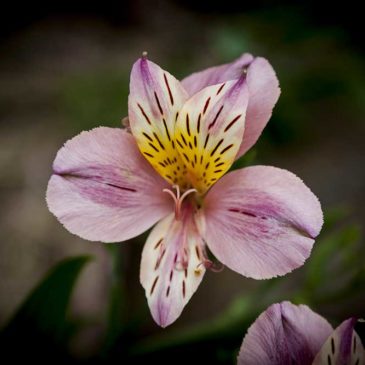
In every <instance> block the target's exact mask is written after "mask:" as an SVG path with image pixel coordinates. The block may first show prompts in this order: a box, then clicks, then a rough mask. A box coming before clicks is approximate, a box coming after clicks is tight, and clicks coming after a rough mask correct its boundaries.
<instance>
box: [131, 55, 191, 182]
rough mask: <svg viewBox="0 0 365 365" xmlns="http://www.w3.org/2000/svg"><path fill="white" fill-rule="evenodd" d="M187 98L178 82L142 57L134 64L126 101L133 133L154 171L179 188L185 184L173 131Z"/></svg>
mask: <svg viewBox="0 0 365 365" xmlns="http://www.w3.org/2000/svg"><path fill="white" fill-rule="evenodd" d="M186 99H187V95H186V92H185V90H184V89H183V87H182V86H181V85H180V82H179V81H178V80H176V79H175V78H174V77H173V76H172V75H170V74H169V73H168V72H167V71H164V70H162V69H161V68H160V67H159V66H157V65H156V64H154V63H153V62H151V61H148V60H147V59H146V58H145V57H144V58H140V59H139V60H138V61H137V62H136V63H135V64H134V65H133V69H132V73H131V80H130V94H129V100H128V113H129V121H130V127H131V130H132V133H133V135H134V137H135V138H136V140H137V144H138V147H139V149H140V151H141V152H142V153H143V155H144V157H145V158H146V159H147V160H148V161H149V162H150V163H151V165H152V166H153V167H154V168H155V169H156V171H158V172H159V174H160V175H161V176H162V177H163V178H164V179H165V180H167V181H168V182H169V183H171V184H179V185H180V186H183V185H184V183H185V171H183V169H182V168H181V167H182V165H183V164H182V161H181V159H180V156H179V154H178V152H177V150H176V146H175V141H174V129H175V122H176V119H177V116H178V113H179V111H180V109H181V107H182V105H183V104H184V102H185V101H186ZM178 166H179V169H177V167H178Z"/></svg>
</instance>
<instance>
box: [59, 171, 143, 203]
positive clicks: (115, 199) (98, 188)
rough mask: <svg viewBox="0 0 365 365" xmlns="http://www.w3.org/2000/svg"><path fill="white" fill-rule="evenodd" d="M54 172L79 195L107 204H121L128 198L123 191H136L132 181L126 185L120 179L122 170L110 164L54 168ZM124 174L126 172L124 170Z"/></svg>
mask: <svg viewBox="0 0 365 365" xmlns="http://www.w3.org/2000/svg"><path fill="white" fill-rule="evenodd" d="M54 174H55V175H58V176H60V177H62V178H64V179H67V180H68V181H69V182H71V183H72V184H73V187H74V188H75V189H77V190H78V192H79V194H80V195H82V196H84V197H85V198H88V199H90V200H92V201H94V202H96V203H100V204H105V205H107V206H112V207H115V206H118V205H120V206H123V205H125V203H126V202H127V200H128V195H126V193H125V192H130V193H132V194H134V193H137V192H138V191H137V190H136V189H135V188H134V187H133V184H132V182H131V184H130V185H128V184H126V183H125V181H122V178H121V177H122V176H123V175H122V174H123V171H122V170H121V169H118V170H117V169H116V168H115V167H112V166H85V167H83V168H80V169H73V170H68V171H57V170H55V171H54ZM124 174H127V172H126V171H124ZM123 180H124V179H123Z"/></svg>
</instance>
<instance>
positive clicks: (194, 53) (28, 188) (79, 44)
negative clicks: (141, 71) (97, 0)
mask: <svg viewBox="0 0 365 365" xmlns="http://www.w3.org/2000/svg"><path fill="white" fill-rule="evenodd" d="M350 3H354V2H353V1H350ZM349 5H353V4H349ZM99 6H100V8H96V7H95V8H91V7H90V6H86V5H81V4H79V5H75V4H68V3H67V2H66V3H63V5H60V6H59V7H58V6H57V5H48V6H47V5H46V6H43V7H42V8H40V9H41V10H39V9H38V8H37V6H36V4H33V3H32V4H28V5H25V7H24V8H22V9H21V10H20V9H17V5H16V4H14V5H13V6H10V9H9V11H5V12H4V13H3V14H2V15H1V16H0V17H1V19H2V22H1V31H2V33H1V38H0V42H1V43H0V85H1V87H0V202H1V204H0V209H1V215H0V232H1V233H0V237H1V242H0V325H1V326H5V325H6V323H7V322H8V321H9V319H10V318H11V316H12V315H13V314H14V313H15V311H16V309H17V308H18V307H19V306H20V305H21V303H22V302H23V300H24V298H25V297H26V296H27V295H28V293H29V292H30V290H31V289H32V288H33V287H34V286H35V285H36V284H37V283H38V282H39V281H40V280H41V279H42V278H43V277H44V275H45V274H46V273H47V271H48V270H49V269H50V268H52V267H53V266H54V265H55V264H56V263H58V262H59V261H60V260H61V259H63V258H67V257H72V256H75V255H79V254H91V255H93V256H94V260H93V262H91V263H90V264H88V265H87V266H86V268H85V269H84V270H83V271H82V274H81V277H80V280H79V281H78V282H77V286H76V288H75V292H74V294H73V296H72V306H71V310H70V313H71V315H72V316H74V317H77V318H81V321H84V322H85V323H87V325H85V326H83V327H82V328H81V329H80V331H78V332H77V334H76V335H75V336H74V337H73V339H72V341H71V342H70V345H69V351H70V352H71V353H72V354H73V356H74V357H75V358H84V359H85V358H90V357H92V356H94V355H96V354H98V352H99V350H100V346H101V344H102V343H103V338H104V336H105V334H106V332H108V329H107V327H108V325H107V321H106V318H108V310H109V299H110V290H111V286H112V284H111V283H112V282H113V280H114V279H113V260H114V258H113V257H115V256H116V257H117V259H118V262H119V265H120V266H119V268H120V276H121V279H120V278H118V280H120V283H119V281H118V283H119V284H118V285H120V289H121V292H122V296H123V298H124V304H123V311H124V312H123V314H122V316H125V317H126V318H127V319H128V318H135V317H136V318H139V320H138V321H137V322H138V323H139V324H138V326H139V327H138V328H141V330H140V333H141V337H143V336H145V335H151V334H154V333H156V332H158V331H160V330H159V329H157V328H156V326H155V325H154V323H153V321H152V319H151V318H150V315H149V313H148V309H147V302H146V301H145V298H144V292H143V289H142V287H141V286H140V284H139V277H138V270H139V259H140V253H141V250H142V247H143V240H144V239H145V236H143V237H140V238H139V239H136V240H134V242H128V243H121V244H120V246H119V248H118V249H115V248H110V245H103V244H100V243H90V242H86V241H84V240H82V239H80V238H78V237H76V236H73V235H71V234H70V233H69V232H67V231H66V230H65V229H64V228H63V227H62V225H61V224H59V223H58V222H57V220H56V219H55V218H54V217H53V216H52V215H51V214H50V213H49V211H48V210H47V206H46V203H45V191H46V186H47V182H48V178H49V176H50V174H51V164H52V161H53V159H54V157H55V154H56V152H57V150H58V149H59V148H60V147H61V146H62V144H63V143H64V142H65V141H66V140H67V139H69V138H71V137H72V136H74V135H76V134H78V133H79V132H81V131H82V130H84V129H91V128H93V127H95V126H99V125H105V126H112V127H119V126H120V121H121V119H122V117H124V116H125V115H126V114H127V96H128V83H129V72H130V69H131V65H132V64H133V62H134V61H135V60H136V59H137V58H138V57H139V56H140V55H141V53H142V51H148V53H149V58H150V59H151V60H153V61H155V62H157V63H159V64H160V65H161V66H162V67H163V68H165V69H167V70H169V71H170V72H171V73H173V74H174V75H176V76H177V77H178V78H182V77H184V76H185V75H187V74H189V73H190V72H193V71H196V70H199V69H202V68H205V67H209V66H212V65H216V64H220V63H224V62H229V61H231V60H233V59H234V58H235V57H237V56H239V55H240V54H241V53H243V52H250V53H253V54H255V55H260V56H264V57H266V58H267V59H269V61H270V62H271V64H272V65H273V67H274V68H275V70H276V71H277V74H278V78H279V81H280V83H281V88H282V96H281V98H280V100H279V103H278V105H277V107H276V109H275V111H274V115H273V118H272V120H271V121H270V123H269V126H268V127H267V129H266V130H265V131H264V133H263V136H262V138H261V140H260V142H259V143H258V144H257V145H256V146H255V148H254V151H253V152H251V153H250V155H249V158H247V161H246V162H247V163H250V164H251V163H252V164H254V163H260V164H269V165H275V166H278V167H282V168H286V169H288V170H290V171H293V172H294V173H296V174H297V175H299V176H300V177H301V178H303V180H304V181H305V182H306V183H307V185H308V186H310V187H311V189H312V190H313V191H314V192H315V194H316V195H317V196H318V197H319V198H320V200H321V202H322V205H323V208H324V210H325V212H326V214H328V216H329V217H330V218H329V219H333V220H334V221H335V223H334V224H333V226H332V227H331V228H332V229H338V227H343V229H344V230H346V229H350V228H346V227H353V228H351V229H352V231H351V229H350V231H351V232H350V233H349V234H348V236H346V235H345V236H344V241H345V243H344V244H343V246H341V247H344V250H346V247H347V246H349V247H350V244H348V245H347V244H346V242H347V241H346V240H350V241H351V240H352V241H354V240H355V241H356V245H355V244H354V246H351V250H356V252H357V256H359V255H361V256H362V255H363V254H364V240H363V239H362V237H361V228H363V227H364V219H365V213H364V212H365V210H364V206H365V189H364V187H365V169H364V157H365V149H364V137H365V133H364V132H365V131H364V129H365V122H364V109H365V92H364V90H365V88H364V85H365V77H364V63H365V60H364V54H363V52H364V48H363V44H364V43H363V40H364V39H363V32H362V30H361V26H360V20H361V19H360V15H359V13H358V12H357V11H356V9H355V8H353V6H348V5H346V4H343V5H342V6H341V9H337V8H334V7H327V6H326V5H325V4H317V3H315V2H297V3H295V4H293V3H292V2H289V1H288V2H282V3H281V4H274V2H270V1H263V2H258V3H257V2H241V3H240V5H235V4H234V2H233V1H225V2H221V3H214V2H208V1H202V2H199V4H198V5H197V4H196V3H195V2H192V1H191V2H190V1H188V2H183V1H167V0H164V1H157V2H148V1H142V0H139V1H126V2H124V3H119V4H118V5H113V6H108V4H100V5H99ZM246 162H245V163H246ZM341 234H343V232H342V231H339V232H338V234H336V233H334V234H333V235H332V236H330V237H331V238H328V239H327V241H329V243H328V242H327V241H326V242H327V244H328V245H330V244H331V242H330V239H333V240H335V239H336V237H337V236H338V235H341ZM352 241H351V242H352ZM351 244H352V243H351ZM106 246H108V247H106ZM333 247H334V251H336V250H337V248H335V247H339V246H338V245H337V246H336V245H333ZM315 250H316V248H315V249H314V254H315ZM328 251H329V252H330V253H328V255H329V260H325V261H321V265H323V264H324V265H326V266H327V265H328V266H329V267H331V265H334V266H336V265H337V266H338V265H339V264H338V260H337V258H336V257H337V256H336V255H338V252H332V253H331V250H330V249H329V250H328ZM357 258H359V257H357ZM331 260H332V261H334V263H332V261H331ZM354 260H355V259H354ZM362 262H364V260H362ZM360 263H361V261H359V262H357V261H354V262H352V263H350V265H348V266H346V267H347V268H348V269H347V270H348V271H347V272H350V271H351V270H356V267H357V266H356V265H360ZM301 270H302V269H300V270H298V272H296V273H294V274H293V275H292V276H291V277H288V278H287V280H286V281H285V283H284V285H283V284H282V283H280V285H281V286H283V287H284V289H282V288H281V289H280V290H279V293H280V294H277V296H274V297H273V298H280V299H285V298H286V297H287V296H288V295H289V294H288V295H286V293H287V292H286V290H288V293H289V292H291V291H292V290H293V288H295V289H298V287H297V286H298V285H301V284H300V283H301V281H299V280H300V278H301V275H304V274H302V272H304V269H303V270H302V272H301ZM360 271H361V269H360ZM340 276H341V275H340V274H338V275H337V274H334V273H333V272H331V270H330V269H329V272H328V277H326V278H323V277H321V279H326V280H327V281H326V283H327V284H326V285H329V286H331V285H333V284H334V283H333V281H337V280H339V282H341V280H342V279H343V278H341V277H340ZM359 280H360V279H357V281H356V283H357V284H356V285H357V286H356V285H355V284H353V283H352V284H348V285H349V286H348V287H347V289H348V288H350V289H351V290H352V291H351V290H350V291H346V293H347V294H346V295H345V294H343V297H341V296H340V298H337V299H336V300H337V301H335V300H331V301H330V302H327V303H326V302H323V303H322V302H318V304H317V307H316V308H315V309H316V310H318V311H320V312H321V313H322V314H323V315H327V316H329V317H330V318H333V319H334V320H335V322H336V321H339V320H341V319H343V318H346V316H350V315H352V314H357V315H361V313H362V315H364V310H365V306H364V304H365V303H364V301H363V299H364V296H361V295H360V296H359V295H358V294H359V292H361V291H362V292H363V291H364V290H363V289H364V286H363V283H365V281H363V282H362V281H361V280H360V281H359ZM260 285H261V283H260V282H256V281H254V280H250V279H245V278H243V277H241V276H239V275H238V274H235V273H233V272H231V271H230V270H229V269H225V270H224V271H223V272H222V273H219V274H216V273H210V272H209V273H208V274H207V275H206V278H205V280H204V281H203V283H202V285H201V286H200V288H199V290H198V291H197V293H196V294H195V295H194V297H193V298H192V300H191V302H190V303H189V305H188V306H187V307H186V309H185V310H184V312H183V314H182V316H181V318H180V319H179V320H178V322H177V323H176V324H175V325H174V326H176V328H177V329H179V328H185V327H186V326H189V325H193V324H195V323H196V322H199V321H209V319H211V318H214V317H215V316H218V315H219V314H220V313H222V312H224V310H226V308H227V306H228V305H229V303H231V302H232V301H233V300H234V299H235V298H236V297H237V296H239V295H246V296H250V293H251V292H252V291H253V290H258V288H259V286H260ZM336 285H337V284H336V283H335V286H336ZM287 288H289V289H287ZM299 289H300V288H299ZM297 294H298V293H297ZM302 297H303V298H307V301H308V300H309V299H308V293H306V296H304V294H303V296H302ZM296 298H297V299H298V300H299V299H300V298H301V294H300V293H299V294H298V295H297V296H296ZM289 299H290V298H289ZM313 302H314V303H317V302H316V300H313ZM261 305H263V304H260V303H259V304H258V306H259V307H260V306H261ZM260 308H261V307H260ZM141 323H143V324H141ZM244 332H245V328H242V337H243V334H244ZM142 335H143V336H142ZM136 337H138V336H136ZM222 356H223V355H222ZM223 358H224V356H223Z"/></svg>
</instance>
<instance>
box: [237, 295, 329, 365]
mask: <svg viewBox="0 0 365 365" xmlns="http://www.w3.org/2000/svg"><path fill="white" fill-rule="evenodd" d="M331 332H332V327H331V325H330V324H329V323H328V322H327V321H326V320H325V319H324V318H322V317H321V316H319V315H318V314H316V313H314V312H313V311H312V310H311V309H310V308H308V307H307V306H305V305H299V306H296V305H293V304H291V303H290V302H283V303H280V304H273V305H271V306H270V307H269V308H268V309H267V310H266V311H265V312H263V313H262V314H261V315H260V316H259V317H258V318H257V319H256V321H255V322H254V323H253V324H252V325H251V327H250V328H249V329H248V333H247V334H246V336H245V338H244V340H243V343H242V346H241V350H240V353H239V355H238V364H239V365H257V364H260V365H293V364H295V365H311V364H312V361H313V359H314V357H315V355H316V353H317V352H318V351H319V349H320V348H321V346H322V344H323V343H324V342H325V340H326V338H327V337H328V335H329V334H330V333H331Z"/></svg>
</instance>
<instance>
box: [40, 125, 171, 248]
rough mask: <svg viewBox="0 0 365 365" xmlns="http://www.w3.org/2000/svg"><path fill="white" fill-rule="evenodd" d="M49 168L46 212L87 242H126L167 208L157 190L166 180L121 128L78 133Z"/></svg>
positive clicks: (153, 221)
mask: <svg viewBox="0 0 365 365" xmlns="http://www.w3.org/2000/svg"><path fill="white" fill-rule="evenodd" d="M53 170H54V174H53V175H52V177H51V179H50V181H49V184H48V190H47V203H48V207H49V210H50V211H51V212H52V213H53V214H54V215H55V216H56V217H57V218H58V219H59V221H60V222H61V223H63V224H64V226H65V227H66V228H67V229H68V230H69V231H70V232H71V233H74V234H77V235H78V236H80V237H82V238H85V239H88V240H91V241H103V242H117V241H124V240H127V239H129V238H132V237H134V236H136V235H138V234H140V233H142V232H144V231H145V230H146V229H148V228H149V227H151V226H152V225H153V224H154V223H156V222H157V221H158V220H159V219H161V218H162V217H164V216H166V215H167V214H168V213H170V212H171V210H172V209H173V207H172V205H171V202H170V199H169V198H168V197H167V196H166V194H164V193H163V192H162V189H164V188H166V186H167V183H166V182H165V181H164V180H163V179H161V178H160V177H159V176H158V174H156V173H155V171H154V170H153V169H152V168H151V167H150V166H149V164H148V163H147V162H146V161H145V159H144V158H143V157H142V155H141V154H140V152H139V151H138V148H137V146H136V143H135V142H134V139H133V136H131V135H130V134H129V133H127V132H125V131H123V130H121V129H117V128H115V129H114V128H105V127H100V128H96V129H93V130H91V131H89V132H82V133H81V134H79V135H78V136H76V137H74V138H73V139H71V140H69V141H68V142H67V143H66V144H65V145H64V147H62V148H61V149H60V150H59V151H58V154H57V157H56V159H55V161H54V164H53Z"/></svg>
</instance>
